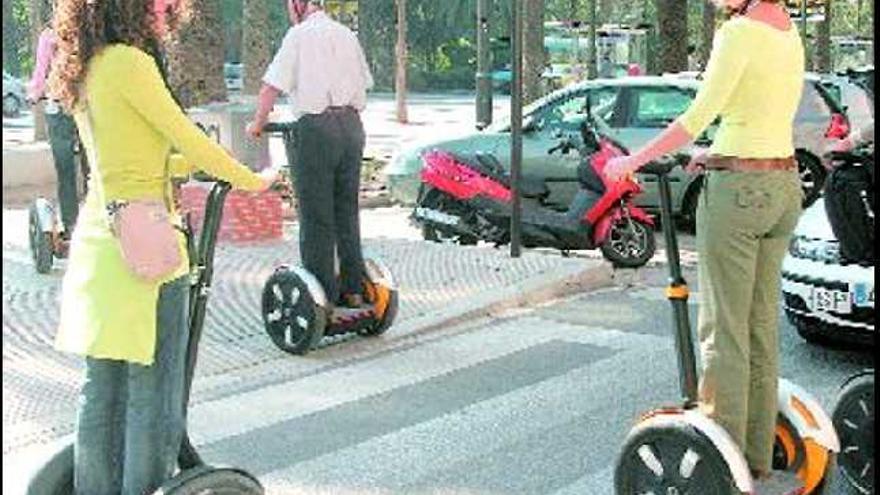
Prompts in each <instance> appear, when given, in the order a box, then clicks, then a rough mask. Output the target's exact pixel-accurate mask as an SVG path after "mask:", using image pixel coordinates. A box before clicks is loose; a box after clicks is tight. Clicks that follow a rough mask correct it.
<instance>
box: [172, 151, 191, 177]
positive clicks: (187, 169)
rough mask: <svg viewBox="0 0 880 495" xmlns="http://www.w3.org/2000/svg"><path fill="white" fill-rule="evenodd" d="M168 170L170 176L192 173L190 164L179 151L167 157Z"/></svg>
mask: <svg viewBox="0 0 880 495" xmlns="http://www.w3.org/2000/svg"><path fill="white" fill-rule="evenodd" d="M168 171H169V173H170V174H171V177H184V176H187V175H189V174H191V173H193V171H194V169H193V167H192V164H190V163H189V162H188V161H186V157H184V156H183V155H181V154H180V153H172V154H171V156H169V157H168Z"/></svg>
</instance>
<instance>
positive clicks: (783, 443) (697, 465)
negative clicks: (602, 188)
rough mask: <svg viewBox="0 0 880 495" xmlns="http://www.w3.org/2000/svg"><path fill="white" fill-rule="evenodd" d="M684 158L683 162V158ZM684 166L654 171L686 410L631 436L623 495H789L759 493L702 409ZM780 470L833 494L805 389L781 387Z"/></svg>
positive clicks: (660, 414) (663, 411)
mask: <svg viewBox="0 0 880 495" xmlns="http://www.w3.org/2000/svg"><path fill="white" fill-rule="evenodd" d="M682 158H683V157H682ZM682 161H684V160H683V159H680V158H676V159H669V158H667V159H664V160H661V161H658V162H655V163H652V164H649V165H648V166H646V167H645V168H644V169H642V170H643V172H645V173H649V174H654V175H657V176H658V179H659V180H658V185H659V188H660V204H661V215H662V221H661V224H662V226H663V233H664V236H665V239H666V247H667V252H668V257H669V275H670V279H669V287H668V288H667V289H666V296H667V298H668V299H669V301H670V303H671V305H672V314H673V324H674V327H675V345H676V349H677V354H678V356H677V357H678V369H679V377H680V386H681V393H682V395H683V397H684V404H682V405H674V406H668V407H661V408H658V409H655V410H653V411H650V412H648V413H646V414H644V415H643V416H642V417H641V419H640V420H639V422H638V424H636V426H635V427H634V428H633V429H632V430H631V431H630V433H629V435H628V436H627V439H626V442H625V444H624V446H623V449H622V451H621V453H620V455H619V457H618V459H617V463H616V465H615V473H614V484H615V489H616V493H617V495H637V494H638V495H645V494H655V495H661V494H662V495H683V494H699V495H716V494H717V495H729V494H730V493H731V492H734V491H736V490H738V491H739V492H742V493H744V494H750V495H789V494H776V493H760V494H757V493H756V492H755V484H754V481H753V479H752V476H751V472H750V471H749V466H748V464H747V463H746V460H745V456H744V455H743V454H742V452H741V451H740V450H739V448H738V446H737V445H736V443H735V442H734V440H733V439H732V438H731V437H730V435H728V433H727V432H726V431H725V430H724V429H723V428H722V427H721V426H720V425H719V424H717V423H715V422H714V421H713V420H712V419H710V418H708V417H707V416H705V415H704V414H703V413H702V412H700V410H699V408H698V403H697V401H698V395H697V367H696V354H695V349H694V343H693V338H692V336H691V328H690V322H689V319H688V307H687V299H688V294H689V293H688V287H687V284H686V282H685V280H684V278H683V277H682V273H681V266H680V264H679V252H678V243H677V239H676V234H675V230H674V227H673V225H674V223H673V222H672V201H671V193H670V188H669V177H668V174H669V172H670V171H671V170H672V169H674V168H675V167H676V166H678V165H679V164H680V163H681V162H682ZM778 406H779V416H778V418H777V422H776V444H775V446H774V460H773V469H776V470H788V471H791V472H794V473H796V474H797V477H798V478H799V479H800V481H801V482H802V484H803V490H802V491H801V492H800V493H803V494H804V495H809V494H821V493H825V490H826V489H828V487H829V484H830V482H829V481H828V480H829V476H830V475H831V474H832V473H833V472H834V470H835V469H836V467H835V462H836V455H837V453H838V452H839V451H840V444H839V442H838V438H837V434H836V433H835V431H834V427H833V425H832V423H831V419H830V418H829V417H828V415H827V414H826V413H825V412H824V411H823V410H822V408H821V407H820V405H819V403H818V401H816V400H815V399H814V398H813V397H811V396H810V395H809V394H808V393H807V392H806V391H804V390H803V389H801V388H800V387H798V386H797V385H795V384H793V383H791V382H789V381H787V380H780V381H779V400H778Z"/></svg>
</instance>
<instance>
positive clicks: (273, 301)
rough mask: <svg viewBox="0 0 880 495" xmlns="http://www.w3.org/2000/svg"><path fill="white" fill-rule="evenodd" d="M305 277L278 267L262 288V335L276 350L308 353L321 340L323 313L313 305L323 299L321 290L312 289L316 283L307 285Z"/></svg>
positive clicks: (323, 326) (300, 353)
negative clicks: (264, 335) (265, 334)
mask: <svg viewBox="0 0 880 495" xmlns="http://www.w3.org/2000/svg"><path fill="white" fill-rule="evenodd" d="M297 271H299V272H300V274H297ZM309 276H310V275H309V274H308V273H306V272H305V271H304V270H292V269H290V268H288V267H286V266H282V267H279V268H278V269H276V270H275V273H273V274H272V276H271V277H269V280H267V281H266V285H265V286H264V287H263V301H262V313H263V324H264V325H265V327H266V333H268V334H269V338H270V339H271V340H272V343H274V344H275V345H276V346H277V347H278V348H279V349H281V350H282V351H284V352H289V353H291V354H297V355H303V354H306V353H308V352H309V351H310V350H311V349H313V348H314V347H315V346H317V345H318V343H319V342H320V341H321V339H322V338H323V337H324V330H325V329H326V326H327V312H326V310H325V308H324V307H322V306H321V305H320V304H318V302H317V301H318V300H320V299H322V298H323V290H322V289H321V288H320V286H316V284H317V281H316V280H313V281H312V282H311V283H309V282H308V281H306V280H304V279H303V277H309ZM318 291H321V292H320V295H319V294H317V293H316V292H318Z"/></svg>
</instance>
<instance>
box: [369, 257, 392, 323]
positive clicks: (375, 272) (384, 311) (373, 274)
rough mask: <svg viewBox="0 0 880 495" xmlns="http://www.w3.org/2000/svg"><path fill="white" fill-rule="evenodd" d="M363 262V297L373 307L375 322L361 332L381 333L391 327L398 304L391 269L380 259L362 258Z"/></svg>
mask: <svg viewBox="0 0 880 495" xmlns="http://www.w3.org/2000/svg"><path fill="white" fill-rule="evenodd" d="M364 264H365V265H366V268H367V273H366V276H365V277H364V296H365V297H364V299H366V300H367V302H369V303H370V304H371V305H372V306H373V307H374V308H375V310H374V311H375V314H376V323H375V324H374V325H372V326H370V327H369V328H367V329H366V330H364V331H363V332H362V333H363V334H364V335H369V336H376V335H382V334H383V333H385V331H387V330H388V329H389V328H391V325H392V324H393V323H394V319H395V318H396V317H397V309H398V305H399V294H398V292H397V286H396V285H395V284H394V278H393V277H392V275H391V270H389V269H388V267H387V266H385V264H384V263H382V262H381V261H380V260H377V259H369V258H368V259H365V260H364Z"/></svg>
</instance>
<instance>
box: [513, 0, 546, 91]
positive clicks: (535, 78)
mask: <svg viewBox="0 0 880 495" xmlns="http://www.w3.org/2000/svg"><path fill="white" fill-rule="evenodd" d="M514 1H525V9H524V10H523V13H524V14H525V26H524V29H523V48H524V50H523V102H524V103H526V104H527V103H530V102H532V101H534V100H537V99H538V98H540V97H541V96H542V93H543V91H542V88H541V74H542V73H543V72H544V67H545V63H546V57H545V53H544V0H514Z"/></svg>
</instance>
